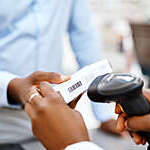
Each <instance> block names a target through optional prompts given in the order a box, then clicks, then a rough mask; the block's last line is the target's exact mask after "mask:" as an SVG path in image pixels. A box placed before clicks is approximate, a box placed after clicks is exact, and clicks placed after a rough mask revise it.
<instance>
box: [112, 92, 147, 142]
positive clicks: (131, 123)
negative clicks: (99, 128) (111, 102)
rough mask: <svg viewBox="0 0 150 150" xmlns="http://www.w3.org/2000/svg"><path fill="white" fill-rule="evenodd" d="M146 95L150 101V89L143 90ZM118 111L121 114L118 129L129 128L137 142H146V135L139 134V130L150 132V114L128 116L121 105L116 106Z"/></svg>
mask: <svg viewBox="0 0 150 150" xmlns="http://www.w3.org/2000/svg"><path fill="white" fill-rule="evenodd" d="M143 94H144V96H145V97H146V98H147V100H148V101H149V102H150V90H149V89H146V90H144V91H143ZM115 111H116V113H117V114H119V116H118V120H117V130H118V131H120V132H122V131H124V130H128V131H129V132H130V134H131V136H132V137H133V139H134V141H135V143H136V144H143V145H144V144H145V143H146V139H145V137H141V136H140V135H139V134H137V132H138V131H145V132H150V114H147V115H144V116H134V117H130V118H129V117H128V116H127V115H126V114H125V113H122V112H121V110H120V107H118V105H117V106H116V110H115Z"/></svg>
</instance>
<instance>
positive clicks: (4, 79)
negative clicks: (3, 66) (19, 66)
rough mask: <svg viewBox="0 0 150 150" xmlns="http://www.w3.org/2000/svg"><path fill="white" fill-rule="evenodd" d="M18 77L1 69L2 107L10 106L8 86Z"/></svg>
mask: <svg viewBox="0 0 150 150" xmlns="http://www.w3.org/2000/svg"><path fill="white" fill-rule="evenodd" d="M16 77H18V76H17V75H14V74H11V73H9V72H5V71H0V107H7V106H9V104H8V100H7V88H8V84H9V82H10V81H11V80H12V79H14V78H16Z"/></svg>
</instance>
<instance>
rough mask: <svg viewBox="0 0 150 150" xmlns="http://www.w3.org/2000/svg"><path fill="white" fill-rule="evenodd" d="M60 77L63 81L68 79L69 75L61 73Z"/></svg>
mask: <svg viewBox="0 0 150 150" xmlns="http://www.w3.org/2000/svg"><path fill="white" fill-rule="evenodd" d="M61 79H62V80H63V81H64V80H68V79H69V76H65V75H61Z"/></svg>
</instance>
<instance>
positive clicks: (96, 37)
mask: <svg viewBox="0 0 150 150" xmlns="http://www.w3.org/2000/svg"><path fill="white" fill-rule="evenodd" d="M96 29H97V27H96V23H95V24H94V21H93V16H92V11H91V9H90V2H89V0H75V1H73V5H72V13H71V16H70V22H69V37H70V43H71V46H72V49H73V51H74V53H75V56H76V59H77V62H78V64H79V67H84V66H85V65H88V64H91V63H94V62H95V61H98V60H100V59H101V58H102V40H101V39H100V32H98V31H97V30H96Z"/></svg>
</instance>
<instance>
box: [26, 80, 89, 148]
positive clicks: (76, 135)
mask: <svg viewBox="0 0 150 150" xmlns="http://www.w3.org/2000/svg"><path fill="white" fill-rule="evenodd" d="M25 111H26V112H27V113H28V115H29V117H30V119H31V122H32V129H33V133H34V135H35V136H36V137H37V138H38V139H39V140H40V141H41V142H42V144H43V145H44V146H45V147H46V148H47V149H48V150H62V149H64V148H66V147H67V146H68V145H70V144H74V143H78V142H81V141H89V136H88V132H87V128H86V126H85V123H84V121H83V118H82V116H81V114H80V113H79V112H77V111H75V110H73V109H71V108H70V107H69V106H68V105H67V104H66V103H65V101H64V99H63V98H62V97H61V95H60V94H59V93H58V92H55V91H54V90H53V88H51V86H50V85H49V84H47V83H46V82H43V83H41V84H40V86H39V95H38V96H35V97H34V98H33V99H32V101H31V103H26V105H25Z"/></svg>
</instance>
